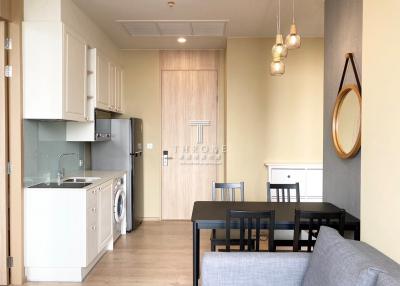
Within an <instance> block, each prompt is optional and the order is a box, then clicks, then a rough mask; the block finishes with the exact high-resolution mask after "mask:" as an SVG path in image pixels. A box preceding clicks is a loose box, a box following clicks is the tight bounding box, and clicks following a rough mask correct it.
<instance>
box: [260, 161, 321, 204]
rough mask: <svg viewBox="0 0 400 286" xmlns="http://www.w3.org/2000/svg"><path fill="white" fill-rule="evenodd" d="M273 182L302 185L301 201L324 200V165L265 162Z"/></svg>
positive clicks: (270, 179)
mask: <svg viewBox="0 0 400 286" xmlns="http://www.w3.org/2000/svg"><path fill="white" fill-rule="evenodd" d="M265 166H266V167H267V176H268V179H267V180H268V182H270V183H271V184H294V183H299V185H300V201H301V202H322V173H323V170H322V165H319V164H311V165H299V164H265Z"/></svg>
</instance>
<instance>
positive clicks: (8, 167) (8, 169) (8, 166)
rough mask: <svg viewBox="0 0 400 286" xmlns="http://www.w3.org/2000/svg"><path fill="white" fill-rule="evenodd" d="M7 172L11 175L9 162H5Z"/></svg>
mask: <svg viewBox="0 0 400 286" xmlns="http://www.w3.org/2000/svg"><path fill="white" fill-rule="evenodd" d="M7 174H8V175H11V162H7Z"/></svg>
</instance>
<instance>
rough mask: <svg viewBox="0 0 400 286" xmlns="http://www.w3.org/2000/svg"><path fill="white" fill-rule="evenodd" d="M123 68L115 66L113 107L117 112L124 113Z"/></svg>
mask: <svg viewBox="0 0 400 286" xmlns="http://www.w3.org/2000/svg"><path fill="white" fill-rule="evenodd" d="M123 73H124V72H123V70H122V69H121V68H119V67H117V70H116V90H115V108H116V111H117V112H119V113H124V112H125V110H124V108H123V106H124V100H123Z"/></svg>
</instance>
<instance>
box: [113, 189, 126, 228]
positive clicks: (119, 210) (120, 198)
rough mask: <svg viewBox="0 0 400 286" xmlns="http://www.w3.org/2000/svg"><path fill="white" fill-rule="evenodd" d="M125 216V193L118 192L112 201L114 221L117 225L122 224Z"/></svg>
mask: <svg viewBox="0 0 400 286" xmlns="http://www.w3.org/2000/svg"><path fill="white" fill-rule="evenodd" d="M124 216H125V192H124V191H123V190H118V192H117V193H116V195H115V200H114V219H115V221H116V222H117V223H120V222H122V220H123V219H124Z"/></svg>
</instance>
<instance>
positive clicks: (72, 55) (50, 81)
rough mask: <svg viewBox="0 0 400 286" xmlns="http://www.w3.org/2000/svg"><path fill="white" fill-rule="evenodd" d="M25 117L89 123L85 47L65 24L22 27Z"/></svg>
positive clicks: (36, 24) (45, 23)
mask: <svg viewBox="0 0 400 286" xmlns="http://www.w3.org/2000/svg"><path fill="white" fill-rule="evenodd" d="M23 61H24V62H23V64H24V73H23V74H24V118H27V119H57V120H59V119H63V120H73V121H86V118H85V114H86V111H85V102H86V44H85V42H84V40H83V39H82V38H80V37H79V36H78V34H77V33H74V32H73V31H72V30H70V29H69V28H68V27H66V26H65V25H64V24H62V23H57V22H25V23H24V25H23Z"/></svg>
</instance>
